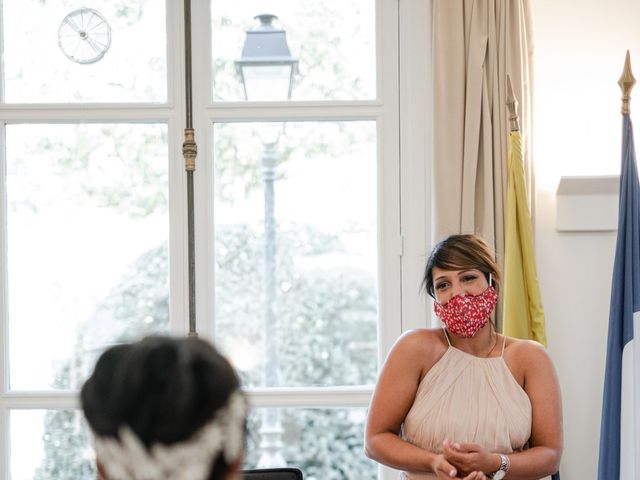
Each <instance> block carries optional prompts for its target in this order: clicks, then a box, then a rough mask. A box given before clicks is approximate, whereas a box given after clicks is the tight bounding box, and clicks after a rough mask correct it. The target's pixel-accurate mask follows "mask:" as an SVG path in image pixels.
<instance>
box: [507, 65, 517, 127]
mask: <svg viewBox="0 0 640 480" xmlns="http://www.w3.org/2000/svg"><path fill="white" fill-rule="evenodd" d="M507 108H508V109H509V124H510V128H511V131H512V132H515V131H518V130H520V124H519V123H518V100H516V96H515V95H514V94H513V87H512V86H511V77H510V76H509V75H507Z"/></svg>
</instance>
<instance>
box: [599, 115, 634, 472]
mask: <svg viewBox="0 0 640 480" xmlns="http://www.w3.org/2000/svg"><path fill="white" fill-rule="evenodd" d="M622 121H623V137H622V170H621V173H620V203H619V206H618V239H617V242H616V256H615V261H614V265H613V281H612V285H611V307H610V311H609V336H608V339H607V365H606V370H605V378H604V394H603V404H602V420H601V422H602V423H601V427H600V460H599V464H598V480H627V479H638V478H640V470H639V469H637V468H636V465H635V463H636V461H640V457H639V456H638V453H639V449H638V441H639V440H640V438H638V435H639V434H640V429H639V428H638V425H639V420H638V418H640V417H639V415H640V405H638V402H637V400H640V398H638V399H637V400H636V394H635V390H636V389H638V390H640V383H639V382H638V378H639V375H640V363H639V360H640V352H639V351H638V350H639V347H638V345H636V346H635V347H634V343H635V342H634V323H635V324H636V328H638V331H639V334H638V336H639V337H640V184H639V183H638V170H637V167H636V154H635V149H634V146H633V128H632V125H631V119H630V118H629V115H628V114H624V115H623V119H622ZM634 350H635V353H634ZM634 357H635V358H634Z"/></svg>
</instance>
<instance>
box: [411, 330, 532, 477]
mask: <svg viewBox="0 0 640 480" xmlns="http://www.w3.org/2000/svg"><path fill="white" fill-rule="evenodd" d="M443 330H444V329H443ZM444 334H445V337H446V339H447V343H448V344H449V348H448V349H447V350H446V352H445V353H444V355H443V356H442V357H441V358H440V360H438V361H437V362H436V363H435V365H433V367H431V369H430V370H429V371H428V372H427V374H426V375H425V376H424V378H423V379H422V381H421V382H420V384H419V385H418V390H417V392H416V397H415V400H414V402H413V405H412V406H411V408H410V410H409V412H408V413H407V416H406V418H405V420H404V422H403V425H402V432H401V436H402V438H403V439H404V440H406V441H407V442H410V443H412V444H414V445H416V446H418V447H421V448H424V449H425V450H429V451H431V452H434V453H442V442H443V441H444V440H445V439H449V440H452V441H454V442H459V443H477V444H479V445H482V446H484V447H485V448H487V449H489V450H490V451H492V452H496V453H512V452H515V451H520V450H522V449H523V448H525V446H526V444H527V442H528V440H529V437H530V436H531V401H530V400H529V396H528V395H527V394H526V392H525V391H524V390H523V389H522V387H521V386H520V385H519V384H518V382H517V381H516V380H515V378H513V375H512V374H511V371H510V370H509V367H507V364H506V363H505V361H504V348H505V343H506V338H505V339H504V341H503V343H502V352H501V353H500V356H499V357H488V358H481V357H476V356H474V355H471V354H469V353H466V352H463V351H462V350H459V349H457V348H456V347H454V346H453V345H451V342H450V341H449V337H448V336H447V332H446V330H445V332H444ZM400 478H401V479H403V480H431V479H435V478H437V477H436V475H435V474H434V473H426V472H420V473H417V472H402V473H401V475H400Z"/></svg>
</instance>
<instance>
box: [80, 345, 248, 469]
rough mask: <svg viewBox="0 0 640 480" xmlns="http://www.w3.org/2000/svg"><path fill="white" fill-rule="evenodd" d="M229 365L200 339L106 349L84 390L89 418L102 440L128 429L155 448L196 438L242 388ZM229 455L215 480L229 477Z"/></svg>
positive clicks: (215, 462) (216, 463)
mask: <svg viewBox="0 0 640 480" xmlns="http://www.w3.org/2000/svg"><path fill="white" fill-rule="evenodd" d="M239 385H240V383H239V380H238V377H237V375H236V373H235V371H234V370H233V368H232V367H231V365H230V364H229V362H228V361H227V360H226V359H225V358H224V357H223V356H222V355H220V354H219V353H218V352H217V350H216V349H215V348H214V347H213V346H212V345H211V344H209V343H208V342H206V341H204V340H200V339H197V338H174V337H161V336H154V337H147V338H144V339H143V340H141V341H139V342H136V343H132V344H126V345H117V346H115V347H111V348H109V349H107V350H106V351H105V352H104V353H103V354H102V355H101V356H100V358H99V359H98V361H97V363H96V366H95V369H94V372H93V374H92V375H91V377H89V379H88V380H87V381H86V382H85V384H84V385H83V387H82V390H81V392H80V400H81V403H82V408H83V410H84V414H85V417H86V419H87V421H88V422H89V425H90V426H91V429H92V430H93V431H94V432H95V433H96V434H97V435H99V436H105V437H117V436H118V430H119V428H120V427H121V426H125V425H126V426H128V427H129V428H130V429H131V430H132V431H133V432H134V433H135V434H136V435H137V436H138V438H139V439H140V441H141V442H142V443H143V444H144V445H146V446H147V447H150V446H151V445H153V444H154V443H162V444H165V445H171V444H173V443H176V442H181V441H183V440H186V439H187V438H189V437H191V435H192V434H193V433H194V432H196V431H197V430H199V429H200V428H201V427H203V426H204V425H205V424H206V423H207V422H208V421H209V420H210V419H211V418H212V417H213V416H214V415H215V413H216V411H217V410H219V409H220V408H221V407H223V406H224V405H225V404H226V402H227V400H228V399H229V397H230V395H231V394H232V393H233V392H235V391H236V390H237V389H238V388H239ZM228 468H229V465H227V463H226V461H225V460H224V455H223V454H220V455H219V456H218V458H217V459H212V472H211V476H210V480H217V479H220V478H224V475H226V472H227V470H228Z"/></svg>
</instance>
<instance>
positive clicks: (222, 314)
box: [214, 121, 378, 386]
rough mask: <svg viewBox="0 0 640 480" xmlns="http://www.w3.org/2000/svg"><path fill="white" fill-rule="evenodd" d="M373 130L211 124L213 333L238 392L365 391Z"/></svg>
mask: <svg viewBox="0 0 640 480" xmlns="http://www.w3.org/2000/svg"><path fill="white" fill-rule="evenodd" d="M375 128H376V126H375V122H366V121H354V122H289V123H286V124H284V125H283V124H282V123H227V124H216V125H215V129H214V137H215V138H214V148H215V151H214V163H215V206H214V208H215V269H216V271H215V274H216V277H215V278H216V282H215V285H216V287H215V288H216V289H215V328H216V331H215V334H216V340H217V341H218V342H219V343H220V345H221V347H222V348H223V349H224V350H225V352H226V353H227V355H228V356H229V357H230V358H231V359H232V362H233V363H234V365H235V366H236V368H237V369H238V370H239V371H240V373H241V375H242V378H243V381H244V383H245V385H248V386H277V385H286V386H308V385H357V384H370V383H373V382H374V381H375V374H376V357H377V354H376V351H377V347H376V345H377V341H376V324H377V303H378V297H377V240H376V239H377V233H376V232H377V227H376V218H377V210H376V205H377V200H376V199H377V190H376V185H377V176H376V172H377V164H376V136H375Z"/></svg>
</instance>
